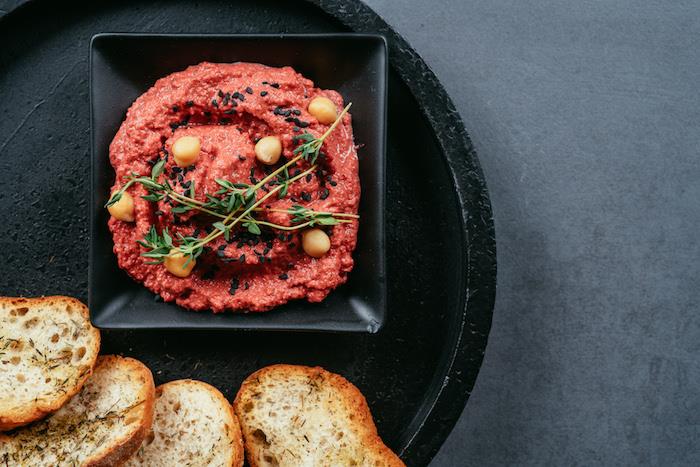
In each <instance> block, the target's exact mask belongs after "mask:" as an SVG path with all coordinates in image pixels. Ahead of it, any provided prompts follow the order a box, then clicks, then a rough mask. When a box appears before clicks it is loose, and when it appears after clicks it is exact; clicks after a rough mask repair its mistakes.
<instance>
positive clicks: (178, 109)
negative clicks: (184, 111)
mask: <svg viewBox="0 0 700 467" xmlns="http://www.w3.org/2000/svg"><path fill="white" fill-rule="evenodd" d="M179 111H180V107H178V106H177V105H174V106H173V112H175V113H177V112H179Z"/></svg>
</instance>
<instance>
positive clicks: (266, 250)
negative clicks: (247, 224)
mask: <svg viewBox="0 0 700 467" xmlns="http://www.w3.org/2000/svg"><path fill="white" fill-rule="evenodd" d="M269 252H270V249H269V248H267V247H265V249H264V250H263V255H266V254H268V253H269Z"/></svg>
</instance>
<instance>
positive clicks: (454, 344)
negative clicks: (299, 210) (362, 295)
mask: <svg viewBox="0 0 700 467" xmlns="http://www.w3.org/2000/svg"><path fill="white" fill-rule="evenodd" d="M316 3H318V4H319V5H314V4H312V3H306V2H292V1H280V2H272V1H267V0H265V1H260V0H245V1H238V2H230V1H228V0H221V1H211V2H192V1H174V2H173V1H167V2H166V1H150V2H144V3H143V4H140V3H137V2H134V1H124V0H122V1H119V2H91V4H86V5H80V4H78V3H74V2H51V1H46V0H35V1H33V2H29V3H27V4H25V5H23V6H22V7H20V8H18V9H16V10H15V11H13V12H12V13H11V14H8V15H7V16H5V17H4V18H3V19H2V20H0V43H1V44H3V46H2V48H0V67H2V68H1V69H0V90H1V95H2V99H0V115H2V116H3V118H2V119H0V173H1V174H2V177H3V186H2V190H0V219H2V225H1V226H0V248H1V249H2V251H3V258H4V265H3V266H4V267H3V273H4V278H3V280H2V281H0V283H1V284H2V287H1V290H0V293H2V294H5V295H41V294H67V295H73V296H76V297H78V298H80V299H82V300H86V297H87V260H88V238H87V214H88V206H87V200H88V199H89V198H90V195H89V193H88V187H89V177H88V173H89V167H90V152H89V134H90V131H89V124H90V115H89V102H88V50H89V44H90V38H91V37H92V36H93V35H94V34H96V33H99V32H151V33H183V32H190V33H282V32H286V33H314V32H322V33H330V32H351V31H355V32H372V33H381V34H384V35H385V36H386V38H387V40H388V43H389V50H390V64H391V71H390V77H389V120H388V124H389V134H388V155H387V157H388V160H387V181H388V182H387V187H386V193H387V203H386V204H387V213H386V215H387V219H386V221H387V262H388V263H387V266H388V268H387V276H388V282H389V291H388V320H387V323H386V327H385V328H384V329H383V330H382V331H381V332H380V333H379V334H377V335H328V334H307V333H296V334H294V333H263V332H255V333H253V332H248V333H246V332H228V333H223V332H221V333H205V332H192V331H190V332H172V331H171V332H153V331H150V332H135V331H126V332H125V331H112V332H105V333H103V342H104V345H103V352H104V353H110V352H116V353H123V354H126V355H130V356H134V357H136V358H139V359H141V360H143V361H144V362H145V363H146V364H147V365H149V366H150V367H151V368H152V369H153V372H154V376H155V378H156V381H157V383H162V382H164V381H168V380H172V379H177V378H185V377H190V378H197V379H202V380H205V381H208V382H210V383H212V384H214V385H215V386H217V387H219V388H221V390H222V391H223V392H224V393H225V394H226V395H227V396H228V397H233V396H234V395H235V392H236V389H237V388H238V385H239V384H240V382H241V381H242V380H243V378H245V377H246V376H247V375H248V374H250V373H251V372H253V371H254V370H256V369H258V368H260V367H262V366H264V365H268V364H271V363H276V362H286V363H299V364H306V365H321V366H323V367H325V368H327V369H329V370H331V371H335V372H337V373H340V374H342V375H344V376H346V377H347V378H348V379H350V380H351V381H352V382H353V383H355V384H356V385H357V386H358V387H359V388H360V389H361V390H362V392H363V393H364V394H365V396H366V397H367V400H368V402H369V404H370V406H371V408H372V412H373V414H374V416H375V419H376V422H377V426H378V429H379V432H380V434H381V435H382V437H383V438H384V439H385V441H386V442H387V443H388V444H389V445H390V446H391V447H392V448H393V449H394V450H396V451H397V452H398V453H400V454H401V456H402V457H403V458H404V460H405V461H406V462H407V463H408V464H410V465H425V464H427V463H428V462H429V460H430V459H431V457H432V456H433V455H434V454H435V453H436V452H437V450H438V448H439V447H440V445H441V444H442V442H443V441H444V439H445V438H446V437H447V435H448V433H449V431H450V430H451V429H452V427H453V425H454V423H455V421H456V420H457V418H458V417H459V415H460V413H461V411H462V408H463V407H464V404H465V403H466V400H467V398H468V396H469V392H470V391H471V389H472V386H473V384H474V380H475V379H476V375H477V372H478V370H479V366H480V365H481V360H482V357H483V352H484V348H485V346H486V340H487V336H488V331H489V327H490V323H491V314H492V310H493V300H494V294H495V280H496V256H495V254H496V253H495V240H494V235H493V224H492V221H491V211H490V205H489V199H488V193H487V191H486V186H485V184H484V180H483V177H482V174H481V170H480V168H479V165H478V161H477V157H476V154H475V153H474V151H473V149H472V146H471V144H470V142H469V140H468V138H467V135H466V132H465V131H464V127H463V125H462V122H461V120H460V118H459V116H458V115H457V113H456V111H455V108H454V106H453V104H452V102H451V101H450V99H449V97H448V96H447V94H446V93H445V91H444V89H443V88H442V87H441V86H440V84H439V83H438V81H437V80H436V78H435V76H434V75H433V74H432V72H431V71H430V70H429V69H428V68H427V66H426V65H425V63H424V62H423V61H422V60H421V59H420V57H418V56H417V55H416V54H415V52H414V51H413V50H412V49H411V48H410V47H409V46H408V45H407V44H406V42H405V41H404V40H403V39H401V38H400V37H399V36H398V35H397V34H396V33H394V32H393V31H392V30H391V29H390V28H389V27H388V26H387V25H386V24H385V23H384V22H383V21H382V20H381V19H380V18H379V17H378V16H377V15H376V14H375V13H373V12H372V11H371V10H370V9H369V8H367V7H366V6H364V5H363V4H362V3H361V2H360V1H337V2H335V1H319V2H316ZM338 60H342V57H338ZM360 143H361V142H360Z"/></svg>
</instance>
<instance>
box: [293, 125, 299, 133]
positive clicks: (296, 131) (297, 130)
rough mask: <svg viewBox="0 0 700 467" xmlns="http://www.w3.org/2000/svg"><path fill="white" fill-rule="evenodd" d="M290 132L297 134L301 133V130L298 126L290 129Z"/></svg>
mask: <svg viewBox="0 0 700 467" xmlns="http://www.w3.org/2000/svg"><path fill="white" fill-rule="evenodd" d="M292 131H294V133H299V132H300V131H301V128H299V127H298V126H294V127H292Z"/></svg>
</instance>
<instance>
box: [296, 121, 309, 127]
mask: <svg viewBox="0 0 700 467" xmlns="http://www.w3.org/2000/svg"><path fill="white" fill-rule="evenodd" d="M297 125H298V126H299V127H300V128H306V127H307V126H309V122H303V121H301V120H298V121H297Z"/></svg>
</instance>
